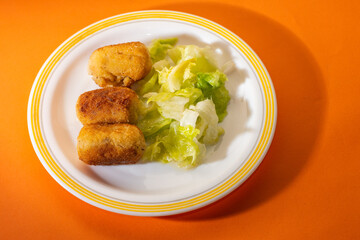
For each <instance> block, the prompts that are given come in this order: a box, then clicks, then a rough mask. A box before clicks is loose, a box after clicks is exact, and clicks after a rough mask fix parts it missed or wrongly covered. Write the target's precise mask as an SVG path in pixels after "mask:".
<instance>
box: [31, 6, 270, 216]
mask: <svg viewBox="0 0 360 240" xmlns="http://www.w3.org/2000/svg"><path fill="white" fill-rule="evenodd" d="M167 37H178V39H179V44H197V45H200V46H205V45H210V46H211V47H213V48H214V49H216V53H217V59H218V62H219V64H220V65H222V64H223V63H225V62H227V61H229V60H232V61H233V62H234V63H235V70H234V71H232V72H231V73H230V74H228V77H229V81H228V82H227V84H226V86H227V88H228V89H229V91H230V95H231V98H232V99H231V101H230V104H229V106H228V116H227V117H226V118H225V120H224V121H223V123H221V126H222V127H223V128H224V129H225V135H224V136H223V138H222V140H221V141H220V142H219V143H218V144H217V145H216V146H215V147H214V148H213V149H209V151H208V154H207V157H206V158H205V162H204V163H203V164H201V165H200V166H198V167H197V168H195V169H191V170H183V169H178V168H176V167H173V166H170V165H166V164H161V163H155V162H153V163H146V164H135V165H129V166H88V165H85V164H84V163H83V162H81V161H80V160H79V159H78V157H77V152H76V138H77V135H78V133H79V131H80V129H81V127H82V126H81V124H80V123H79V122H78V120H77V117H76V113H75V103H76V100H77V98H78V97H79V96H80V94H81V93H83V92H85V91H88V90H92V89H96V88H99V87H98V86H97V85H96V84H95V83H94V82H93V81H92V80H91V77H90V76H89V75H88V73H87V63H88V59H89V56H90V54H91V53H92V51H94V50H95V49H97V48H99V47H101V46H104V45H109V44H116V43H121V42H129V41H141V42H143V43H145V44H149V43H150V42H151V40H152V39H156V38H167ZM275 124H276V99H275V92H274V89H273V86H272V83H271V80H270V77H269V75H268V73H267V71H266V69H265V67H264V66H263V64H262V63H261V61H260V60H259V58H258V57H257V56H256V55H255V53H254V52H253V51H252V50H251V49H250V47H249V46H247V45H246V44H245V43H244V41H242V40H241V39H240V38H239V37H237V36H236V35H235V34H233V33H232V32H230V31H229V30H227V29H225V28H224V27H222V26H220V25H218V24H216V23H214V22H211V21H209V20H207V19H204V18H201V17H198V16H194V15H189V14H186V13H180V12H173V11H141V12H132V13H126V14H122V15H118V16H114V17H111V18H108V19H105V20H102V21H99V22H97V23H94V24H92V25H90V26H89V27H87V28H85V29H83V30H81V31H79V32H78V33H76V34H75V35H73V36H72V37H70V38H69V39H68V40H66V41H65V42H64V43H63V44H62V45H60V46H59V47H58V48H57V49H56V50H55V51H54V53H52V55H51V56H50V57H49V58H48V60H47V61H46V62H45V63H44V65H43V66H42V68H41V70H40V72H39V74H38V75H37V77H36V79H35V82H34V85H33V87H32V91H31V94H30V97H29V104H28V127H29V132H30V137H31V140H32V143H33V146H34V149H35V151H36V153H37V155H38V157H39V159H40V160H41V162H42V164H43V165H44V167H45V168H46V170H47V171H48V172H49V173H50V174H51V176H52V177H53V178H54V179H55V180H56V181H57V182H58V183H59V184H60V185H62V186H63V187H64V188H65V189H67V190H68V191H69V192H71V193H72V194H74V195H75V196H77V197H78V198H80V199H82V200H84V201H85V202H88V203H90V204H92V205H95V206H97V207H100V208H103V209H106V210H109V211H113V212H118V213H123V214H129V215H141V216H161V215H171V214H177V213H183V212H186V211H190V210H193V209H196V208H199V207H202V206H205V205H207V204H209V203H212V202H214V201H216V200H218V199H220V198H221V197H223V196H225V195H226V194H228V193H230V192H231V191H232V190H234V189H235V188H236V187H238V186H239V185H240V184H241V183H243V182H244V181H245V180H246V179H247V178H248V177H249V176H250V175H251V174H252V172H254V170H255V169H256V167H257V166H258V165H259V164H260V162H261V160H262V159H263V157H264V155H265V154H266V152H267V149H268V148H269V145H270V142H271V140H272V137H273V135H274V130H275Z"/></svg>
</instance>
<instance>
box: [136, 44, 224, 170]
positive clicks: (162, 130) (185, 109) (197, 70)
mask: <svg viewBox="0 0 360 240" xmlns="http://www.w3.org/2000/svg"><path fill="white" fill-rule="evenodd" d="M176 43H177V39H176V38H171V39H159V40H155V41H153V43H152V44H151V46H150V48H149V52H150V56H151V59H152V61H153V69H152V70H151V72H150V73H149V74H148V75H147V76H146V78H145V79H143V80H141V81H139V82H138V83H137V84H136V89H135V91H136V92H137V93H138V94H139V98H140V101H141V105H140V106H141V107H140V109H139V110H140V114H139V120H138V123H137V126H138V127H139V128H140V129H141V131H142V132H143V134H144V136H145V139H146V141H147V144H148V145H147V148H146V150H145V153H144V157H143V159H144V160H147V161H161V162H164V163H170V162H171V163H175V164H177V165H178V166H180V167H184V168H190V167H194V166H197V165H198V164H200V163H201V160H202V158H203V157H204V155H205V151H206V146H209V145H213V144H215V143H217V141H218V140H219V137H220V136H221V135H222V134H223V133H224V130H223V129H222V128H221V127H220V126H219V123H220V122H222V121H223V120H224V118H225V117H226V115H227V111H226V109H227V105H228V103H229V100H230V95H229V92H228V91H227V89H226V87H225V82H226V81H227V77H226V75H225V74H224V73H223V72H222V71H221V70H220V67H219V66H217V63H216V61H215V57H214V52H213V51H212V50H211V49H210V47H204V48H202V47H199V46H195V45H178V46H176Z"/></svg>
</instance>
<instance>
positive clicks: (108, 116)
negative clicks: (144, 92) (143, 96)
mask: <svg viewBox="0 0 360 240" xmlns="http://www.w3.org/2000/svg"><path fill="white" fill-rule="evenodd" d="M138 105H139V98H138V96H137V94H136V93H135V92H134V91H133V90H131V89H130V88H127V87H108V88H101V89H96V90H92V91H88V92H85V93H83V94H81V95H80V97H79V98H78V101H77V104H76V114H77V117H78V119H79V120H80V122H81V123H82V124H84V125H86V124H96V123H136V121H137V118H138V111H137V109H138Z"/></svg>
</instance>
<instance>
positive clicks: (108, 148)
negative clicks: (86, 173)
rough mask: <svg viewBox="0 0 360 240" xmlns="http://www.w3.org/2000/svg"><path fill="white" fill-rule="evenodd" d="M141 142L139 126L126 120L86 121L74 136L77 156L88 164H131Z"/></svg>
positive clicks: (142, 146) (141, 147) (139, 153)
mask: <svg viewBox="0 0 360 240" xmlns="http://www.w3.org/2000/svg"><path fill="white" fill-rule="evenodd" d="M145 146H146V145H145V139H144V135H143V134H142V132H141V131H140V130H139V128H138V127H136V126H135V125H131V124H126V123H120V124H104V125H100V124H95V125H86V126H84V127H83V128H82V129H81V130H80V133H79V136H78V138H77V151H78V155H79V159H80V160H82V161H83V162H85V163H87V164H89V165H117V164H134V163H136V162H138V161H139V159H140V158H141V157H142V155H143V153H144V150H145Z"/></svg>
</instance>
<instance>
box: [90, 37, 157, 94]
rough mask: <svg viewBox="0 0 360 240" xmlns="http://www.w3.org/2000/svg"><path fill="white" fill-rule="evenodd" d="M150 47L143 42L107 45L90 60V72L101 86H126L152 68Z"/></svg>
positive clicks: (94, 53)
mask: <svg viewBox="0 0 360 240" xmlns="http://www.w3.org/2000/svg"><path fill="white" fill-rule="evenodd" d="M151 67H152V63H151V58H150V54H149V51H148V49H147V48H146V46H145V45H144V44H143V43H141V42H128V43H121V44H116V45H110V46H105V47H102V48H99V49H97V50H95V51H94V52H93V53H92V54H91V56H90V60H89V73H90V75H92V78H93V80H94V81H95V82H96V84H97V85H99V86H100V87H107V86H125V87H128V86H130V85H131V84H132V83H134V82H136V81H138V80H140V79H143V78H144V77H145V76H146V75H147V74H148V73H149V72H150V70H151Z"/></svg>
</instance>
